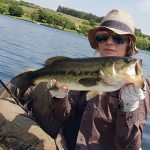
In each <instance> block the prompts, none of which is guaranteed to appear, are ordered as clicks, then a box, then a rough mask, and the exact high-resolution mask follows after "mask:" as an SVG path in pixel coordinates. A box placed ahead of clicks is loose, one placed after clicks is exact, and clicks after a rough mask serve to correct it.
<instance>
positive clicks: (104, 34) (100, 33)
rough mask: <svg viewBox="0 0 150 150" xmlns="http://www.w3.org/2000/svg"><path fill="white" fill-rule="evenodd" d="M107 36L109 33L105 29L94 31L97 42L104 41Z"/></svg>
mask: <svg viewBox="0 0 150 150" xmlns="http://www.w3.org/2000/svg"><path fill="white" fill-rule="evenodd" d="M108 38H109V33H108V32H107V31H98V32H97V33H96V41H97V42H105V41H107V40H108Z"/></svg>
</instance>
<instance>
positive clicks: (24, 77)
mask: <svg viewBox="0 0 150 150" xmlns="http://www.w3.org/2000/svg"><path fill="white" fill-rule="evenodd" d="M32 72H34V71H29V72H25V73H21V74H19V75H17V76H15V77H14V78H12V79H11V80H10V82H11V83H12V84H13V85H14V86H15V87H16V88H23V87H29V86H31V85H34V84H33V80H32V79H33V74H32Z"/></svg>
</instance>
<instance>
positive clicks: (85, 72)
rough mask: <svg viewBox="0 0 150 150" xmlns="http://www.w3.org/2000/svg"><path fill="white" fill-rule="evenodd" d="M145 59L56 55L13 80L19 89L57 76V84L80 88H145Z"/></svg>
mask: <svg viewBox="0 0 150 150" xmlns="http://www.w3.org/2000/svg"><path fill="white" fill-rule="evenodd" d="M141 76H142V67H141V60H139V59H135V58H132V57H114V56H112V57H98V58H96V57H91V58H68V57H62V56H58V57H52V58H50V59H48V60H47V61H46V62H45V65H44V67H43V68H41V69H38V70H36V71H29V72H25V73H22V74H19V75H17V76H16V77H14V78H13V79H12V80H11V83H12V84H13V85H14V86H15V87H17V88H23V87H29V86H31V85H37V84H39V83H40V82H45V81H46V82H47V81H50V80H52V79H56V81H57V82H56V87H62V86H64V85H66V86H67V87H68V89H69V90H77V91H91V90H94V91H102V92H107V91H115V90H118V89H119V88H121V87H123V86H124V85H126V84H130V83H133V84H135V86H139V87H142V86H143V80H142V78H141Z"/></svg>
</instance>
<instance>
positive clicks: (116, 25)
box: [101, 20, 134, 34]
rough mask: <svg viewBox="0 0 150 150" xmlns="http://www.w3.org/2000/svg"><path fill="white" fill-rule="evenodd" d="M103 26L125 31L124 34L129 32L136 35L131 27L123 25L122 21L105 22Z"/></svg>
mask: <svg viewBox="0 0 150 150" xmlns="http://www.w3.org/2000/svg"><path fill="white" fill-rule="evenodd" d="M101 26H106V27H110V28H115V29H119V30H121V31H124V32H129V33H132V34H134V33H133V31H132V30H131V29H130V27H129V26H127V25H126V24H124V23H122V22H120V21H115V20H108V21H105V22H103V23H102V24H101Z"/></svg>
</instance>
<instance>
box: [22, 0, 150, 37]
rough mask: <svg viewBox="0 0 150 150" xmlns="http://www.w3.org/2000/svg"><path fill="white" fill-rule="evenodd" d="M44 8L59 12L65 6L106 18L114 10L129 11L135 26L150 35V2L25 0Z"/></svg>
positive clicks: (122, 0) (148, 0) (144, 0)
mask: <svg viewBox="0 0 150 150" xmlns="http://www.w3.org/2000/svg"><path fill="white" fill-rule="evenodd" d="M24 1H26V2H30V3H33V4H36V5H39V6H41V7H44V8H50V9H52V10H57V8H58V6H59V5H60V6H63V7H67V8H71V9H75V10H78V11H84V12H86V13H92V14H94V15H96V16H99V17H101V16H104V15H106V14H107V13H108V12H109V11H110V10H112V9H123V10H125V11H128V12H129V13H130V14H131V15H132V17H133V18H134V22H135V26H136V28H137V29H141V31H142V33H144V34H146V35H150V0H24Z"/></svg>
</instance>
